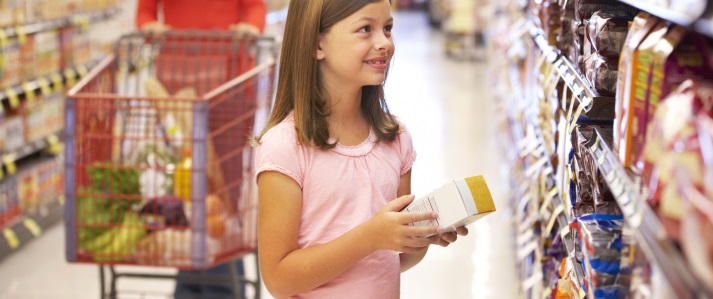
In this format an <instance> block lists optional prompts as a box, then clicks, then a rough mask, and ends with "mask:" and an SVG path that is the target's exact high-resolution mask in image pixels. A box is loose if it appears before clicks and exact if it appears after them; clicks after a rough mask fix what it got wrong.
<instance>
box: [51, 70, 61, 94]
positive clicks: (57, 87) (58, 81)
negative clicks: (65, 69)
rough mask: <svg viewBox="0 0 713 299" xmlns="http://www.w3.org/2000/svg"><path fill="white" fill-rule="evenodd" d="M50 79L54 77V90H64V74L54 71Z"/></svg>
mask: <svg viewBox="0 0 713 299" xmlns="http://www.w3.org/2000/svg"><path fill="white" fill-rule="evenodd" d="M50 79H52V84H54V91H56V92H62V91H63V90H64V79H63V78H62V75H60V74H59V73H54V74H52V76H50Z"/></svg>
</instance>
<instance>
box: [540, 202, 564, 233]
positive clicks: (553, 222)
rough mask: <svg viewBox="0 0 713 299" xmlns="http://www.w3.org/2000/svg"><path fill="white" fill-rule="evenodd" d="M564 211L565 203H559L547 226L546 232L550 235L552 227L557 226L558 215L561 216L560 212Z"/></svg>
mask: <svg viewBox="0 0 713 299" xmlns="http://www.w3.org/2000/svg"><path fill="white" fill-rule="evenodd" d="M562 212H564V206H563V205H558V206H557V207H556V208H555V210H554V211H553V212H552V216H550V220H549V221H548V222H547V227H545V234H546V235H549V234H550V232H551V231H552V228H553V227H554V226H555V222H557V217H559V215H560V214H562Z"/></svg>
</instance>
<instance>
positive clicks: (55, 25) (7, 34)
mask: <svg viewBox="0 0 713 299" xmlns="http://www.w3.org/2000/svg"><path fill="white" fill-rule="evenodd" d="M118 13H119V9H117V8H111V9H107V10H103V11H97V12H90V13H83V14H76V15H74V16H72V17H69V18H63V19H57V20H48V21H41V22H36V23H31V24H25V25H20V26H10V27H7V28H4V29H0V35H4V38H15V37H18V36H21V35H28V34H35V33H39V32H43V31H49V30H55V29H59V28H64V27H69V26H89V24H91V23H95V22H99V21H103V20H106V19H109V18H112V17H114V16H115V15H117V14H118Z"/></svg>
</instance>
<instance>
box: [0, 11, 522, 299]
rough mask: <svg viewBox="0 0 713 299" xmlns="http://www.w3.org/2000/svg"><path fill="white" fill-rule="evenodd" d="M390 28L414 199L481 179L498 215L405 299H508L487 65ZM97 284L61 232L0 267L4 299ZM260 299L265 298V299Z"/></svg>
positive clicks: (429, 264)
mask: <svg viewBox="0 0 713 299" xmlns="http://www.w3.org/2000/svg"><path fill="white" fill-rule="evenodd" d="M395 22H396V26H395V28H396V29H395V39H396V45H397V53H396V58H395V61H394V66H393V69H392V71H391V73H390V74H389V79H388V81H387V91H386V94H387V99H388V101H389V104H390V108H391V110H392V112H393V113H394V114H396V115H397V116H399V118H400V120H401V121H402V122H404V123H405V124H406V125H407V126H408V128H409V130H410V131H411V134H412V135H413V138H414V144H415V147H416V150H417V151H418V159H417V161H416V163H415V165H414V167H413V183H412V185H413V187H412V191H413V192H414V194H417V195H418V194H424V193H426V192H428V191H430V190H431V189H433V188H436V187H438V186H440V185H442V184H443V183H445V182H447V181H448V180H449V179H453V178H459V177H465V176H470V175H476V174H483V175H485V177H486V179H487V181H488V183H489V185H490V187H491V191H492V193H493V196H494V198H495V201H496V202H495V204H496V206H497V208H498V211H497V212H496V213H494V214H491V215H489V216H487V217H485V218H483V219H482V220H480V221H478V222H476V223H475V224H474V225H472V226H471V228H470V235H468V236H467V237H464V238H462V239H460V240H459V241H458V242H457V243H455V244H453V245H451V246H450V247H448V248H439V247H434V248H432V249H430V250H429V253H428V255H427V256H426V258H425V259H424V261H423V262H421V264H419V265H418V266H417V267H415V268H413V269H411V270H409V271H407V272H406V273H404V274H403V276H402V282H401V285H402V298H407V299H408V298H417V299H420V298H456V299H461V298H462V299H466V298H477V299H480V298H484V299H485V298H488V299H490V298H514V297H515V294H514V293H513V292H514V291H515V277H516V276H515V274H514V271H515V268H514V267H515V266H514V260H513V259H514V254H513V252H512V246H511V243H512V235H511V231H510V229H511V226H510V224H509V222H508V220H509V214H508V209H507V205H506V198H505V194H506V190H505V188H506V187H505V186H506V184H505V182H504V181H503V180H502V179H501V177H500V169H501V168H500V165H501V163H500V159H501V158H500V155H499V153H498V150H497V143H496V138H497V136H496V132H497V130H496V119H495V108H494V103H493V100H492V99H491V98H490V97H489V96H488V95H489V90H488V85H487V82H488V75H487V71H486V65H485V64H484V63H482V62H481V63H474V62H465V61H453V60H447V59H445V56H444V54H443V38H442V35H441V34H440V33H437V32H432V31H431V30H430V29H429V28H428V26H427V21H426V18H425V15H423V14H421V13H413V12H400V13H397V14H396V15H395ZM251 261H252V259H251ZM252 264H253V263H247V264H246V265H247V266H248V267H250V265H252ZM129 269H133V268H129ZM140 270H141V271H149V272H159V273H172V272H174V271H173V270H171V269H153V268H150V269H143V268H142V269H140ZM98 275H99V274H98V269H97V267H96V266H95V265H80V264H67V263H66V262H65V261H64V230H63V227H61V226H57V227H55V228H53V229H51V230H49V231H46V232H44V236H43V237H41V238H40V239H38V240H36V241H34V242H33V243H31V244H29V245H28V246H26V247H24V248H23V249H22V250H21V251H20V252H18V253H16V254H14V255H12V256H11V257H9V258H8V259H6V260H4V261H2V262H0V298H2V299H5V298H7V299H32V298H42V299H45V298H50V299H54V298H57V299H64V298H67V299H83V298H97V297H98V294H99V280H98ZM172 287H173V283H171V282H166V281H155V280H126V281H120V283H119V288H120V289H127V288H128V289H133V290H144V291H146V293H147V294H151V293H163V294H166V293H167V292H168V291H170V290H171V289H172ZM263 294H264V295H265V296H263V298H269V296H268V294H267V292H265V293H263ZM122 298H139V297H133V296H127V297H122ZM144 298H166V297H165V296H163V297H152V296H147V297H144Z"/></svg>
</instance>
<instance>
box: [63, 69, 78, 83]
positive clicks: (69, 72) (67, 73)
mask: <svg viewBox="0 0 713 299" xmlns="http://www.w3.org/2000/svg"><path fill="white" fill-rule="evenodd" d="M64 78H65V79H67V86H69V87H72V86H74V84H76V83H77V72H75V71H74V70H73V69H66V70H64Z"/></svg>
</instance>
